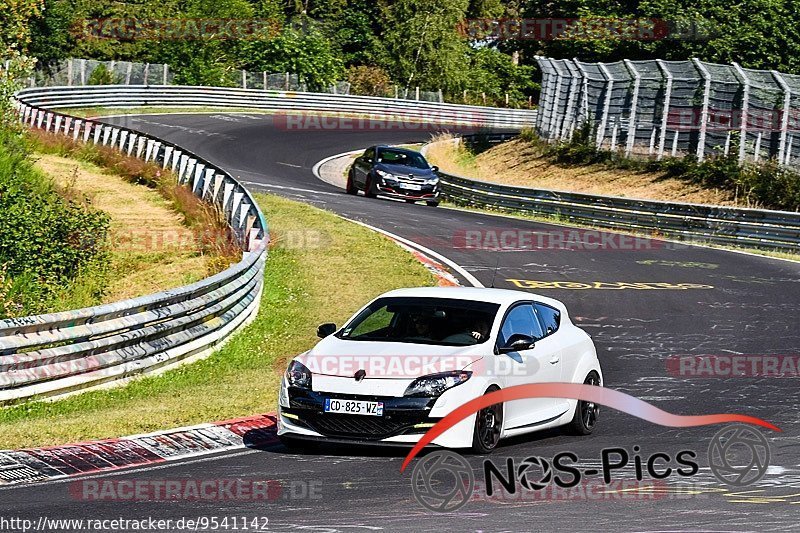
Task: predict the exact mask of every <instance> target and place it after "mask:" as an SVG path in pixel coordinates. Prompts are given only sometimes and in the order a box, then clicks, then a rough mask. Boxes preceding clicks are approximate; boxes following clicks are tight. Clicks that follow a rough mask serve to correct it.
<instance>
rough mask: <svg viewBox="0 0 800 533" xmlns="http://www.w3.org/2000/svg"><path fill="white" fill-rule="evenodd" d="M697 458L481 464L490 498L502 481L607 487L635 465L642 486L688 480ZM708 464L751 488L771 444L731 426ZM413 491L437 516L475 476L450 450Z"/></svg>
mask: <svg viewBox="0 0 800 533" xmlns="http://www.w3.org/2000/svg"><path fill="white" fill-rule="evenodd" d="M638 450H639V447H638V446H634V451H635V452H638ZM696 457H697V454H696V453H695V452H693V451H690V450H685V451H681V452H678V453H677V454H676V455H675V457H674V458H673V457H670V456H669V455H668V454H665V453H661V452H657V453H654V454H651V455H649V456H640V455H638V454H635V455H633V456H632V455H631V454H629V453H628V451H627V450H625V449H624V448H609V449H605V450H603V453H602V461H601V464H602V468H601V469H583V470H581V469H580V466H579V465H578V464H577V462H578V457H577V455H575V454H573V453H570V452H566V453H561V454H558V455H556V456H555V458H554V459H552V460H548V459H544V458H541V457H528V458H526V459H524V460H522V461H520V462H519V464H518V465H517V464H515V463H514V460H513V459H512V458H508V459H507V460H506V463H507V464H506V465H504V467H503V468H500V467H498V466H497V465H495V464H494V463H493V462H492V461H491V460H489V459H486V460H484V461H483V472H484V477H485V478H486V479H484V486H485V487H486V488H487V495H491V494H490V490H491V489H490V487H492V486H493V483H495V482H497V481H498V480H499V484H500V485H502V488H503V489H504V490H506V491H509V492H512V493H513V492H515V491H517V490H528V491H540V490H542V489H545V488H547V487H548V486H550V484H551V483H555V484H557V485H559V486H561V487H571V486H575V485H577V484H578V483H580V481H581V479H582V478H583V477H590V476H594V475H597V476H601V477H602V479H603V481H604V482H605V484H606V485H608V484H610V483H611V479H612V472H613V471H614V470H621V469H623V468H626V467H627V468H630V467H631V466H633V467H634V470H635V476H636V479H637V480H639V481H641V480H642V479H644V477H645V476H647V477H649V478H651V479H656V480H663V479H666V478H668V477H670V476H674V475H677V476H683V477H690V476H694V475H696V474H697V473H698V472H699V470H700V469H699V465H698V464H697V462H696V461H695V459H696ZM565 458H566V460H565ZM708 462H709V467H710V470H711V472H712V473H713V474H714V476H715V477H716V478H717V479H718V480H719V481H721V482H722V483H724V484H726V485H731V486H735V487H743V486H747V485H751V484H753V483H755V482H757V481H759V480H760V479H761V478H762V477H764V475H765V474H766V472H767V467H768V466H769V462H770V448H769V442H768V441H767V439H766V438H765V437H764V435H763V434H761V432H760V431H758V430H757V429H755V428H753V427H752V426H748V425H745V424H735V425H731V426H727V427H725V428H723V429H722V430H720V431H718V432H717V433H716V434H715V435H714V437H713V438H712V439H711V443H710V444H709V447H708ZM509 463H510V464H509ZM560 474H561V475H563V476H564V477H563V479H562V478H561V477H559V475H560ZM493 477H494V478H495V479H492V478H493ZM564 480H567V481H564ZM411 489H412V492H413V493H414V497H415V498H416V499H417V501H418V502H419V503H420V504H421V505H422V506H424V507H425V508H427V509H429V510H431V511H437V512H450V511H455V510H457V509H460V508H461V507H463V506H464V505H466V503H467V502H468V501H469V500H470V499H471V498H472V496H473V493H474V491H475V472H474V470H473V468H472V465H470V464H469V462H468V461H467V460H466V459H465V458H464V457H462V456H461V455H459V454H457V453H455V452H451V451H447V450H439V451H435V452H432V453H429V454H427V455H425V456H424V457H423V458H421V459H420V460H419V461H417V463H416V465H415V466H414V470H413V471H412V474H411Z"/></svg>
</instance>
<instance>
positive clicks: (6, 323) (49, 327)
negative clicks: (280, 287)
mask: <svg viewBox="0 0 800 533" xmlns="http://www.w3.org/2000/svg"><path fill="white" fill-rule="evenodd" d="M34 94H35V93H31V92H29V91H26V90H23V91H21V92H20V93H18V95H17V106H16V110H17V114H18V117H19V119H20V121H22V122H23V123H24V124H25V125H27V126H29V127H31V128H39V129H43V130H45V131H48V132H52V133H55V134H59V135H65V136H68V137H71V138H72V139H74V140H76V141H80V142H87V143H94V144H97V145H103V146H108V147H113V148H116V149H119V150H121V151H123V152H125V153H127V154H128V155H131V156H134V157H137V158H141V159H143V160H145V161H151V162H153V163H156V164H159V165H161V166H162V167H163V168H165V169H170V170H172V171H173V172H174V173H175V174H176V176H177V179H178V181H179V182H180V183H181V184H183V185H185V186H187V187H190V188H191V190H192V191H193V192H194V194H195V195H197V196H198V197H200V198H202V199H203V200H204V201H206V202H208V203H210V204H212V205H213V206H215V207H216V209H217V210H218V211H219V212H220V213H221V214H223V215H224V217H225V220H226V221H227V222H228V224H229V225H230V227H231V230H232V232H233V234H234V235H235V237H236V240H237V241H238V242H239V244H240V245H241V247H242V250H243V259H242V261H241V262H239V263H237V264H235V265H233V266H231V267H230V268H228V269H227V270H225V271H223V272H221V273H219V274H216V275H214V276H211V277H210V278H207V279H205V280H202V281H200V282H197V283H194V284H192V285H188V286H185V287H179V288H176V289H171V290H167V291H163V292H160V293H157V294H152V295H149V296H143V297H140V298H134V299H131V300H126V301H123V302H117V303H113V304H107V305H100V306H96V307H91V308H86V309H79V310H75V311H66V312H60V313H52V314H46V315H38V316H28V317H20V318H10V319H6V320H0V404H6V403H12V402H15V401H20V400H23V399H28V398H33V397H46V396H54V395H63V394H66V393H69V392H72V391H75V390H79V389H85V388H89V387H94V386H98V385H102V384H104V383H107V382H110V381H114V380H120V379H124V378H128V377H130V376H133V375H136V374H139V373H144V372H153V371H155V370H159V369H163V368H165V367H169V366H173V365H175V364H178V363H180V362H182V361H186V360H189V359H196V358H200V357H204V356H206V355H208V354H210V353H211V351H212V350H213V349H215V348H216V347H218V346H219V345H220V344H221V343H222V342H224V341H225V340H226V339H227V338H228V337H229V336H230V335H231V334H232V333H233V332H235V331H236V330H237V329H239V328H240V327H241V326H242V325H243V324H245V323H247V322H248V321H249V320H250V319H252V318H254V317H255V314H256V312H257V310H258V306H259V301H260V294H261V288H262V280H263V269H264V261H265V257H266V246H265V244H266V242H267V239H268V233H267V226H266V222H265V220H264V216H263V215H262V213H261V211H260V209H259V208H258V205H257V204H256V202H255V200H254V199H253V198H252V197H251V195H250V193H249V192H248V191H247V190H246V189H245V188H244V187H243V186H242V185H241V184H240V183H239V182H238V181H237V180H235V179H234V178H233V177H232V176H231V175H230V174H228V173H227V172H225V171H224V170H222V169H220V168H218V167H217V166H215V165H213V164H211V163H210V162H208V161H206V160H205V159H203V158H201V157H199V156H197V155H195V154H193V153H191V152H190V151H188V150H186V149H184V148H182V147H180V146H177V145H174V144H172V143H169V142H166V141H164V140H161V139H158V138H156V137H152V136H149V135H146V134H143V133H141V132H138V131H134V130H130V129H127V128H124V127H120V126H112V125H108V124H103V123H101V122H97V121H94V120H87V119H82V118H78V117H73V116H69V115H65V114H62V113H58V112H55V111H52V110H51V109H48V108H47V107H46V106H42V105H41V102H38V101H36V99H35V98H34Z"/></svg>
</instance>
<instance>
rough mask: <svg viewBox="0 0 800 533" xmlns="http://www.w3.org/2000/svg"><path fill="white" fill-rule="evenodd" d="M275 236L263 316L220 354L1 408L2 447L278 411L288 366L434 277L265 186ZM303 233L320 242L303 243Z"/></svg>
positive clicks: (366, 235)
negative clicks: (380, 304) (388, 294)
mask: <svg viewBox="0 0 800 533" xmlns="http://www.w3.org/2000/svg"><path fill="white" fill-rule="evenodd" d="M256 197H257V200H258V202H259V204H260V205H261V207H262V209H263V210H264V213H265V215H266V217H267V220H268V223H269V225H270V231H271V234H272V236H273V240H275V241H277V244H276V246H275V247H273V248H272V249H271V250H270V253H269V259H268V261H267V264H266V274H265V277H264V295H263V298H262V301H261V309H260V311H259V313H258V316H257V318H256V319H255V320H254V322H253V323H252V324H250V325H249V326H248V327H247V328H246V329H245V330H243V331H242V332H240V333H239V334H238V335H236V336H235V337H234V338H232V339H231V340H230V342H228V343H227V344H226V345H225V346H224V347H223V348H222V349H220V350H219V351H217V352H216V353H215V354H214V355H212V356H211V357H209V358H208V359H205V360H203V361H199V362H197V363H194V364H192V365H186V366H184V367H181V368H178V369H175V370H172V371H169V372H167V373H164V374H163V375H160V376H152V377H143V378H141V379H138V380H136V381H134V382H132V383H130V384H128V385H126V386H124V387H119V388H114V389H107V390H98V391H90V392H86V393H83V394H79V395H76V396H72V397H69V398H65V399H62V400H57V401H52V402H29V403H26V404H21V405H18V406H13V407H8V408H5V409H0V427H2V433H1V434H0V448H4V449H9V448H19V447H23V446H46V445H53V444H59V443H65V442H74V441H79V440H87V439H98V438H108V437H117V436H120V435H129V434H134V433H140V432H146V431H154V430H158V429H163V428H170V427H176V426H182V425H188V424H196V423H202V422H209V421H214V420H220V419H225V418H231V417H237V416H246V415H251V414H255V413H263V412H269V411H273V410H274V409H275V407H276V397H277V389H278V383H279V379H280V375H281V373H282V372H283V370H284V368H285V365H286V363H287V362H288V360H289V359H290V358H291V357H293V356H294V355H296V354H298V353H300V352H303V351H304V350H307V349H308V348H310V347H312V346H313V345H314V343H315V341H316V340H317V339H316V336H315V334H316V327H317V325H318V324H320V323H322V322H329V321H330V322H336V323H337V324H341V323H342V322H343V320H345V319H346V318H348V317H349V316H350V315H351V314H352V313H353V312H355V311H356V310H357V309H358V308H359V307H360V306H361V305H363V304H364V303H366V301H368V300H369V299H371V298H372V297H374V296H376V295H378V294H380V293H382V292H385V291H387V290H391V289H393V288H397V287H407V286H421V285H434V284H435V281H434V278H433V276H432V275H431V274H430V272H428V271H427V270H426V269H425V268H424V267H423V266H422V265H421V264H419V263H418V262H417V261H416V260H415V259H414V257H413V256H412V255H411V254H409V253H408V252H406V251H404V250H402V249H401V248H399V247H398V246H396V245H395V244H394V243H393V242H391V241H389V240H388V239H386V238H385V237H382V236H380V235H378V234H376V233H374V232H372V231H370V230H368V229H366V228H363V227H361V226H358V225H356V224H353V223H351V222H348V221H346V220H343V219H341V218H339V217H337V216H335V215H333V214H331V213H329V212H326V211H323V210H320V209H317V208H314V207H311V206H308V205H305V204H301V203H297V202H292V201H289V200H285V199H281V198H279V197H276V196H270V195H264V194H259V195H257V196H256ZM303 243H311V245H308V246H304V245H303Z"/></svg>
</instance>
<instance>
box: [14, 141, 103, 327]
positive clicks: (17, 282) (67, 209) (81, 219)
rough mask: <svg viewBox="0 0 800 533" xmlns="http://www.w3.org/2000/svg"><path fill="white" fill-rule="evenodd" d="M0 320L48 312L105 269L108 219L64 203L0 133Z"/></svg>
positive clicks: (23, 150)
mask: <svg viewBox="0 0 800 533" xmlns="http://www.w3.org/2000/svg"><path fill="white" fill-rule="evenodd" d="M0 213H2V217H0V265H2V270H0V300H2V301H1V302H0V304H2V305H0V317H5V316H10V315H25V314H35V313H42V312H46V311H47V309H48V308H49V305H50V304H51V302H52V301H53V300H54V299H55V298H57V297H58V296H59V294H61V293H63V292H64V290H65V289H68V288H69V287H70V286H72V285H73V284H74V283H75V282H76V281H77V280H78V278H79V277H80V276H81V275H82V274H86V273H88V272H89V271H94V270H102V269H103V268H104V266H105V265H106V263H107V258H106V251H105V239H106V236H107V233H108V227H109V220H108V217H107V216H106V215H105V214H104V213H102V212H99V211H95V210H93V209H92V208H91V206H90V205H89V203H88V201H86V200H85V199H83V198H77V199H76V198H73V199H67V198H65V197H63V196H62V195H61V194H60V191H59V190H58V189H57V187H56V186H55V185H54V184H53V183H52V182H51V181H50V180H49V179H48V178H46V177H45V176H43V175H42V174H41V173H40V172H38V171H37V170H36V169H34V168H33V165H32V162H31V161H30V155H29V148H28V146H27V145H26V143H25V141H24V140H23V138H22V136H21V135H20V134H18V133H15V132H13V131H8V130H2V131H0Z"/></svg>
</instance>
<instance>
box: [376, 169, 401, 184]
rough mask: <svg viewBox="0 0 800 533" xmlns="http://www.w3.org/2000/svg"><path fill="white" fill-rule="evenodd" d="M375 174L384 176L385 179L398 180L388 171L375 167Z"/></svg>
mask: <svg viewBox="0 0 800 533" xmlns="http://www.w3.org/2000/svg"><path fill="white" fill-rule="evenodd" d="M375 174H377V175H378V176H380V177H382V178H383V179H385V180H392V181H395V180H396V178H395V177H394V176H393V175H392V174H389V173H388V172H385V171H383V170H378V169H375Z"/></svg>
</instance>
